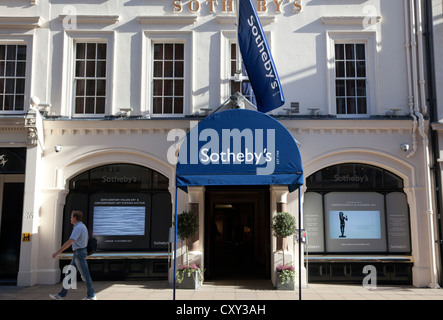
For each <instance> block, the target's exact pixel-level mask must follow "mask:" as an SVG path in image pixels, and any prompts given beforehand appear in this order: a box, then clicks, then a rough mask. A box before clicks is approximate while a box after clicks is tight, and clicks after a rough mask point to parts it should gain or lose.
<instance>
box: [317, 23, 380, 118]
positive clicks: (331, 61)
mask: <svg viewBox="0 0 443 320" xmlns="http://www.w3.org/2000/svg"><path fill="white" fill-rule="evenodd" d="M336 44H364V45H365V55H366V56H365V58H366V59H365V62H366V113H364V114H339V113H337V102H336V100H337V99H336V98H337V94H336V80H337V79H336V67H335V62H336V59H335V45H336ZM326 54H327V57H326V58H327V70H328V112H329V114H331V115H335V116H336V117H337V118H344V119H346V118H369V117H370V116H371V115H376V114H379V113H380V104H379V99H378V88H377V83H378V82H379V81H378V79H377V72H376V70H377V64H378V61H377V47H376V32H375V31H365V32H347V31H328V32H327V53H326Z"/></svg>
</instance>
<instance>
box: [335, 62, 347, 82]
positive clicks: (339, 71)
mask: <svg viewBox="0 0 443 320" xmlns="http://www.w3.org/2000/svg"><path fill="white" fill-rule="evenodd" d="M335 76H336V77H337V78H344V77H345V63H344V62H343V61H337V62H335Z"/></svg>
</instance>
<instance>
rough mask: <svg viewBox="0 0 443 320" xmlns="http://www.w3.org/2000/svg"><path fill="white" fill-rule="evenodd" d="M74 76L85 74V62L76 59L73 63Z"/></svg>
mask: <svg viewBox="0 0 443 320" xmlns="http://www.w3.org/2000/svg"><path fill="white" fill-rule="evenodd" d="M75 76H76V77H84V76H85V62H84V61H77V62H76V63H75Z"/></svg>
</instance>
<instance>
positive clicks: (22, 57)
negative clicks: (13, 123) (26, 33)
mask: <svg viewBox="0 0 443 320" xmlns="http://www.w3.org/2000/svg"><path fill="white" fill-rule="evenodd" d="M25 80H26V45H16V44H4V45H0V112H15V111H23V110H24V105H25Z"/></svg>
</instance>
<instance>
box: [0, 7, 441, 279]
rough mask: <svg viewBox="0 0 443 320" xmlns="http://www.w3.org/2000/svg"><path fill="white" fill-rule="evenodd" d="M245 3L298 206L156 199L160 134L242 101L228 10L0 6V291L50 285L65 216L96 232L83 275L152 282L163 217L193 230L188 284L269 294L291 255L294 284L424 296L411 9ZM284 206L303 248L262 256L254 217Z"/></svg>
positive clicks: (427, 244)
mask: <svg viewBox="0 0 443 320" xmlns="http://www.w3.org/2000/svg"><path fill="white" fill-rule="evenodd" d="M434 2H437V1H434ZM253 3H254V5H255V7H256V10H257V12H258V14H259V17H260V20H261V22H262V25H263V29H264V31H265V34H266V37H267V40H268V43H269V46H270V49H271V51H272V54H273V58H274V61H275V64H276V67H277V70H278V73H279V76H280V80H281V83H282V86H283V90H284V95H285V98H286V103H285V105H284V106H282V107H281V108H279V109H276V110H274V111H272V112H270V113H269V115H271V116H272V117H274V118H275V119H276V120H278V121H279V122H280V123H281V124H282V125H283V126H284V127H285V128H286V129H287V130H288V131H289V132H290V133H291V134H292V136H293V137H294V138H295V139H296V140H297V142H298V143H299V148H300V152H301V156H302V159H303V171H304V172H303V173H304V176H305V184H304V185H303V186H302V188H301V198H300V199H299V197H298V193H297V192H289V190H288V188H287V187H286V186H275V185H267V186H261V187H253V186H250V187H248V186H241V187H240V186H230V187H228V188H226V187H225V188H224V187H214V186H205V185H202V186H194V187H190V188H188V190H187V192H184V191H182V190H179V192H178V197H177V199H176V197H175V189H176V186H175V163H174V161H171V159H173V158H174V155H175V152H176V149H175V148H174V145H175V143H176V142H177V136H176V135H175V133H176V132H178V131H180V130H181V131H180V132H189V130H190V129H191V128H192V127H193V126H195V125H196V123H198V122H199V121H202V120H203V119H205V118H206V116H208V115H209V114H211V113H213V112H216V111H217V108H219V107H220V106H222V105H225V104H226V103H229V101H230V98H231V96H232V95H234V94H235V92H237V91H240V90H241V91H242V94H243V95H244V96H245V97H246V98H248V99H249V100H250V101H252V102H253V99H254V98H253V93H251V90H250V88H249V86H248V78H247V75H244V77H243V81H242V82H239V81H238V80H239V79H238V78H239V77H238V75H239V72H238V69H239V66H240V65H241V61H240V60H239V56H238V54H237V43H236V42H237V39H236V25H235V24H236V14H235V1H232V0H218V1H216V0H208V1H203V0H191V1H188V0H177V1H173V0H170V1H164V0H152V1H144V0H131V1H101V2H99V3H97V2H94V3H79V4H74V3H72V2H64V1H56V2H54V1H43V0H6V1H4V2H3V3H2V4H1V6H0V81H1V82H0V122H1V126H0V136H1V139H0V149H1V150H0V156H1V157H0V161H1V162H0V165H1V166H0V169H1V171H0V190H2V192H1V193H0V196H1V198H0V202H1V204H2V205H1V206H0V208H1V210H2V211H1V215H0V217H1V220H0V221H1V229H0V249H1V251H0V254H1V259H2V260H1V263H2V265H3V267H2V270H0V276H1V278H2V279H13V280H14V281H16V282H17V284H18V285H34V284H36V283H56V282H59V281H60V279H61V276H62V268H63V265H64V264H66V263H67V260H64V259H68V258H69V257H68V256H65V257H62V258H61V259H60V260H58V259H57V260H54V259H52V257H51V255H52V253H53V252H54V251H55V250H56V249H57V248H58V247H59V246H60V245H61V244H62V242H63V241H64V240H66V238H67V237H68V236H69V232H70V226H69V219H68V217H69V214H70V212H71V211H72V210H74V209H79V210H82V211H84V212H85V222H86V223H87V224H88V227H89V228H90V229H91V230H92V232H93V233H94V234H95V235H96V236H97V237H98V238H99V249H100V250H99V251H98V252H97V253H96V254H95V255H94V256H92V257H91V258H90V259H89V261H90V266H91V271H92V273H93V278H94V275H95V278H96V279H97V278H107V279H113V278H162V279H169V281H172V279H173V271H172V268H171V265H172V264H171V259H172V258H173V256H172V255H171V243H170V237H169V228H170V227H171V226H172V220H173V216H174V208H175V205H177V207H178V211H179V212H182V211H184V210H193V211H194V212H195V213H196V214H197V215H198V217H199V232H198V234H197V236H196V237H195V238H194V239H193V241H192V244H190V246H189V251H190V253H189V256H190V259H191V261H192V262H196V263H198V264H200V265H201V266H202V267H203V268H204V269H205V276H206V278H207V279H220V278H230V277H250V276H254V277H260V278H269V279H271V280H272V281H273V283H274V284H275V283H276V281H277V279H276V273H275V268H276V266H277V265H279V264H281V263H282V260H283V259H282V258H283V254H284V260H285V262H288V261H292V262H293V263H294V265H297V259H299V258H298V257H300V256H301V259H302V260H303V261H304V263H303V267H302V270H301V273H302V279H303V280H302V281H303V284H306V283H307V282H309V281H337V282H340V281H356V282H362V281H363V278H364V277H365V274H367V272H365V271H364V269H365V266H374V267H375V268H376V270H377V279H378V280H379V281H380V282H387V283H408V284H413V285H414V286H417V287H424V286H432V287H436V286H438V283H439V281H440V280H439V279H440V277H439V275H440V253H439V246H438V244H437V241H438V240H439V232H438V230H439V223H440V222H439V218H438V215H437V214H435V213H436V204H437V202H438V199H437V197H436V193H435V190H436V189H435V183H436V180H435V179H436V177H435V176H434V174H433V172H432V171H431V168H432V167H433V166H434V165H435V164H434V157H433V148H432V141H433V140H431V135H432V132H431V130H430V128H431V126H430V121H429V115H430V112H431V111H430V110H429V105H428V101H427V99H428V84H429V81H428V70H427V68H426V66H427V63H428V58H427V57H428V53H429V51H427V47H426V39H423V36H422V35H423V32H422V31H423V27H424V22H425V18H426V14H425V11H426V10H425V6H424V4H423V3H424V1H414V0H405V1H401V0H395V1H381V0H369V1H365V2H364V3H361V2H353V1H338V0H332V1H331V0H328V1H326V0H325V1H305V0H303V1H298V0H289V1H286V0H284V1H281V0H273V1H269V0H258V1H255V0H254V1H253ZM440 9H441V8H440ZM434 27H438V25H437V24H436V25H434ZM436 50H438V48H437V49H436ZM436 65H438V63H436ZM247 104H248V105H249V103H247ZM434 129H435V130H436V131H437V132H440V131H439V125H438V123H435V124H434ZM277 139H278V137H277ZM299 202H300V203H299ZM299 204H300V207H301V208H302V211H303V215H302V219H301V221H297V224H298V226H301V227H302V228H303V229H305V230H306V231H307V242H306V243H304V244H303V249H302V252H301V253H300V252H298V246H297V244H296V243H295V242H294V241H292V239H291V240H290V241H289V244H288V246H287V247H285V249H286V250H283V254H282V250H281V247H280V245H279V244H278V241H277V239H276V238H275V237H274V236H273V235H272V230H271V224H272V217H273V216H274V215H275V213H276V212H277V211H282V210H283V211H288V212H290V213H291V214H293V215H294V216H297V213H298V210H299V209H298V208H299ZM237 225H241V228H240V229H238V230H240V231H239V233H240V234H241V237H240V239H241V241H239V240H238V239H239V238H238V233H237V232H234V231H235V230H237V228H236V226H237ZM184 247H185V246H184V242H180V243H179V249H178V256H177V259H178V261H180V263H182V261H183V256H184V255H185V252H186V250H185V248H184ZM239 265H241V266H242V267H237V266H239ZM251 270H252V271H253V272H251Z"/></svg>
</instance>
